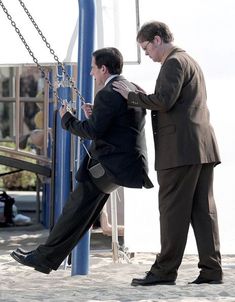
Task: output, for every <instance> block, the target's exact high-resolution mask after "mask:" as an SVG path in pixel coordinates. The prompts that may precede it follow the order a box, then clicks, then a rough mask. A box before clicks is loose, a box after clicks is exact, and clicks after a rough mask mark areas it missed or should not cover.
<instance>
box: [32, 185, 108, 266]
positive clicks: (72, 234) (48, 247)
mask: <svg viewBox="0 0 235 302" xmlns="http://www.w3.org/2000/svg"><path fill="white" fill-rule="evenodd" d="M108 197H109V194H105V193H103V192H101V191H100V190H99V189H98V188H97V187H96V186H95V185H94V184H93V183H92V182H91V181H87V182H81V183H79V184H78V186H77V188H76V189H75V190H74V191H73V192H72V193H71V194H70V197H69V199H68V201H67V202H66V204H65V206H64V208H63V212H62V214H61V215H60V217H59V219H58V221H57V223H56V224H55V226H54V227H53V229H52V231H51V233H50V235H49V237H48V239H47V241H46V243H45V244H43V245H40V246H39V247H38V248H37V249H36V253H37V254H38V257H39V259H41V261H42V262H43V263H44V264H45V265H47V266H48V267H50V268H52V269H54V270H56V269H57V268H58V267H59V266H60V264H61V263H62V262H63V260H64V259H65V258H66V257H67V256H68V255H69V254H70V252H71V251H72V249H73V248H74V247H75V246H76V245H77V243H78V241H79V240H80V239H81V238H82V236H83V235H84V234H85V233H86V232H87V231H88V230H89V229H90V227H91V226H92V224H93V223H94V221H95V220H96V218H97V217H98V215H99V213H100V211H101V210H102V208H103V206H104V204H105V203H106V201H107V199H108Z"/></svg>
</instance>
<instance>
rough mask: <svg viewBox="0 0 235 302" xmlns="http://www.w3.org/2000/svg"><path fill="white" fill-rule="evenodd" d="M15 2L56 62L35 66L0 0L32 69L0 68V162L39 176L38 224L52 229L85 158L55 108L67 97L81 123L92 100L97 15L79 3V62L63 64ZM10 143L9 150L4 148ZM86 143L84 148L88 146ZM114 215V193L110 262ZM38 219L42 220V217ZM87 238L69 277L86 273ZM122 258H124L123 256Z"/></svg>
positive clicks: (115, 235) (75, 253) (116, 252)
mask: <svg viewBox="0 0 235 302" xmlns="http://www.w3.org/2000/svg"><path fill="white" fill-rule="evenodd" d="M97 2H98V1H97ZM19 4H20V5H21V6H22V8H23V9H24V11H25V13H26V14H27V16H28V17H29V19H30V21H31V22H32V24H33V25H34V27H35V29H36V30H37V32H38V34H39V35H40V36H41V38H42V40H43V41H44V42H45V44H46V47H47V48H48V49H49V51H50V53H51V54H52V56H53V57H54V61H56V64H55V63H53V64H46V65H43V64H40V63H39V59H37V58H36V57H35V55H34V53H33V51H32V50H31V48H30V45H29V44H28V42H27V41H26V39H25V38H24V36H23V34H22V33H21V31H20V25H19V27H18V24H16V22H15V21H14V20H13V18H12V16H11V14H10V12H9V11H8V9H7V8H6V6H5V5H4V3H3V1H0V5H1V8H2V10H3V12H4V13H5V14H6V16H7V18H8V19H9V21H10V23H11V25H12V27H13V28H14V29H15V31H16V33H17V34H18V36H19V38H20V40H21V41H22V43H23V44H24V46H25V48H26V50H27V51H28V53H29V55H30V56H31V57H32V59H33V61H34V63H35V64H34V65H33V66H31V65H29V66H27V65H25V66H24V65H20V66H7V67H5V66H3V67H2V69H1V71H2V75H3V77H2V78H1V83H0V84H1V87H3V86H4V85H3V84H4V83H3V82H4V81H5V82H7V89H5V92H4V91H2V92H1V91H0V96H1V98H0V105H1V109H2V110H3V111H2V112H4V110H6V111H7V113H8V120H7V121H6V127H5V128H4V125H3V123H2V125H1V129H0V131H1V133H0V138H1V144H0V152H1V153H0V154H1V155H0V164H1V165H5V166H8V167H12V168H15V169H17V170H16V171H21V170H27V171H30V172H33V173H35V174H36V175H37V180H38V181H39V182H40V185H41V186H40V185H38V186H37V189H38V190H39V188H40V187H41V188H42V192H43V195H42V196H43V197H42V209H41V210H42V221H41V222H42V223H43V224H44V225H45V226H46V227H48V228H52V227H53V225H54V223H55V221H56V220H57V218H58V217H59V215H60V213H61V211H62V208H63V205H64V202H65V201H66V199H67V196H68V194H69V192H70V189H71V187H73V186H74V182H75V180H74V177H73V175H74V172H75V171H76V170H77V169H78V167H79V163H80V162H81V160H82V159H83V157H84V150H83V148H80V143H79V139H78V138H75V137H71V135H70V134H69V133H66V132H65V131H63V130H62V128H61V125H60V117H59V114H58V109H59V107H60V106H61V102H62V101H63V100H64V99H65V100H66V101H68V103H70V105H71V107H73V109H74V110H75V111H76V114H77V115H78V116H79V117H80V118H81V119H83V118H84V116H83V113H82V112H81V104H82V102H85V101H86V100H92V99H93V81H92V79H91V77H90V75H89V73H90V65H91V54H92V52H93V50H94V43H95V42H94V41H95V17H96V14H97V15H98V14H99V13H97V12H96V5H95V1H93V0H86V1H84V0H79V1H78V5H79V18H78V61H77V64H74V63H62V62H61V61H60V60H59V58H58V57H57V55H56V53H55V51H54V50H53V48H52V46H51V45H50V44H49V42H48V41H47V38H46V37H45V36H44V34H43V33H42V31H41V29H40V27H39V25H38V24H37V23H36V21H35V20H34V18H33V16H32V15H31V14H30V12H29V10H28V9H27V7H26V5H25V3H24V2H23V1H21V0H19ZM96 4H97V3H96ZM135 4H136V12H137V13H138V1H135ZM137 16H138V14H137ZM137 20H138V18H137ZM99 24H101V23H100V22H99ZM84 33H86V36H84ZM35 65H36V66H35ZM77 66H79V68H77ZM75 82H76V84H75ZM35 85H36V87H35ZM77 87H78V88H77ZM27 107H28V108H37V107H38V108H39V112H37V111H36V114H31V116H28V115H29V114H28V111H29V110H28V111H27ZM31 111H33V110H31ZM34 113H35V112H34ZM37 115H40V120H39V118H38V119H37ZM0 118H1V120H2V121H3V120H4V119H5V120H6V116H4V114H2V116H1V117H0ZM33 119H34V120H35V121H34V120H33ZM38 124H40V126H38ZM30 131H31V133H30ZM34 137H36V138H35V139H34ZM27 139H28V141H30V142H31V146H33V148H32V149H31V150H30V149H29V148H27V150H26V149H25V146H27ZM24 140H25V141H24ZM9 142H11V143H12V145H13V147H12V146H11V147H9V146H6V144H4V143H9ZM85 144H87V145H88V144H89V142H85ZM71 163H72V165H71ZM74 163H75V165H74ZM70 166H72V167H70ZM13 172H14V171H11V172H10V173H13ZM37 196H39V194H37ZM37 203H38V206H37V207H39V208H40V200H38V201H37ZM116 211H117V210H116V193H115V194H112V198H111V212H112V223H113V228H112V229H110V228H111V226H110V225H109V224H108V223H107V219H105V217H102V219H101V220H102V221H103V224H105V225H104V227H105V232H106V233H109V235H111V234H112V239H113V243H112V245H113V259H114V261H118V258H119V253H121V251H119V245H118V228H117V218H116ZM39 212H40V211H39ZM38 220H40V215H39V216H38ZM110 232H111V233H110ZM122 232H123V230H122ZM89 236H90V235H89V233H87V234H86V235H85V236H84V238H83V239H82V240H81V242H80V243H79V245H78V247H76V248H75V249H74V251H73V252H72V275H74V274H87V272H88V268H89ZM123 256H125V255H124V253H123Z"/></svg>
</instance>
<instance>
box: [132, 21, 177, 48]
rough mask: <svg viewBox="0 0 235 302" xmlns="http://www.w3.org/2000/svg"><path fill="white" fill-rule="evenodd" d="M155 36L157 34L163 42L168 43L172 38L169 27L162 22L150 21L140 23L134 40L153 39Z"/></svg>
mask: <svg viewBox="0 0 235 302" xmlns="http://www.w3.org/2000/svg"><path fill="white" fill-rule="evenodd" d="M155 36H159V37H160V38H161V39H162V40H163V42H164V43H169V42H172V41H173V40H174V37H173V34H172V33H171V31H170V29H169V27H168V26H167V25H166V24H165V23H162V22H158V21H152V22H148V23H145V24H143V25H142V27H141V28H140V30H139V32H138V34H137V37H136V40H137V41H138V42H144V41H150V42H151V41H153V39H154V37H155Z"/></svg>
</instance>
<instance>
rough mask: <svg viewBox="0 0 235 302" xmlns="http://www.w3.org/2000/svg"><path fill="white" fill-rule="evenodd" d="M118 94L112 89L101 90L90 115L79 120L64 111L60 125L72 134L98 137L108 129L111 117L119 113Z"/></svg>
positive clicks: (92, 137) (89, 137)
mask: <svg viewBox="0 0 235 302" xmlns="http://www.w3.org/2000/svg"><path fill="white" fill-rule="evenodd" d="M119 108H120V96H119V95H118V93H116V92H114V91H105V90H101V91H99V92H98V93H97V95H96V97H95V101H94V106H93V110H92V115H91V117H90V118H89V119H87V120H84V121H80V120H79V119H77V118H76V117H75V116H73V115H72V114H71V113H69V112H66V114H65V115H64V116H63V118H62V121H61V122H62V127H63V128H64V129H66V130H68V131H70V132H71V133H72V134H75V135H77V136H80V137H82V138H86V139H91V140H94V139H98V138H100V137H102V136H104V135H105V133H106V131H109V129H110V126H111V124H112V121H113V119H114V118H115V117H116V116H117V115H118V114H119Z"/></svg>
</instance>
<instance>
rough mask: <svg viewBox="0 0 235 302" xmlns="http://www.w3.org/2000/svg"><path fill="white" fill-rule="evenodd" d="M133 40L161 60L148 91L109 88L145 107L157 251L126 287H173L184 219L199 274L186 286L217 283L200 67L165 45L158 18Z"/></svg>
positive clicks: (211, 140)
mask: <svg viewBox="0 0 235 302" xmlns="http://www.w3.org/2000/svg"><path fill="white" fill-rule="evenodd" d="M137 42H138V43H139V45H140V46H141V48H142V49H143V50H144V51H145V54H146V55H148V56H149V57H150V58H151V59H152V60H153V61H154V62H159V63H161V65H162V66H161V69H160V72H159V75H158V78H157V81H156V86H155V91H154V93H153V94H150V95H147V94H146V93H144V92H143V91H136V90H135V91H133V90H131V89H130V88H128V87H127V85H126V84H125V83H124V82H115V83H114V84H113V85H114V87H115V89H116V91H118V92H119V93H121V94H122V96H123V97H125V98H126V99H127V102H128V105H129V106H136V107H142V108H145V109H149V110H152V112H151V114H152V127H153V136H154V143H155V157H156V159H155V169H156V170H157V179H158V183H159V211H160V231H161V252H160V253H159V254H158V255H157V257H156V261H155V263H154V264H153V265H152V267H151V269H150V271H149V272H148V273H147V275H146V276H145V277H144V278H143V279H136V278H135V279H133V280H132V285H133V286H137V285H145V286H146V285H157V284H175V280H176V278H177V271H178V268H179V266H180V264H181V261H182V258H183V254H184V249H185V246H186V242H187V235H188V230H189V226H190V223H191V225H192V228H193V231H194V234H195V238H196V243H197V248H198V253H199V263H198V267H199V269H200V274H199V276H198V277H197V279H196V280H194V281H193V282H191V283H194V284H202V283H210V284H218V283H222V277H223V276H222V275H223V274H222V269H221V255H220V242H219V231H218V222H217V212H216V205H215V201H214V197H213V170H214V166H215V165H217V164H218V163H220V157H219V152H218V147H217V143H216V138H215V135H214V131H213V128H212V127H211V125H210V121H209V111H208V108H207V103H206V85H205V80H204V76H203V73H202V70H201V68H200V66H199V65H198V64H197V62H195V60H194V59H193V58H191V57H190V56H189V55H188V54H187V53H186V52H185V51H184V50H182V49H180V48H178V47H175V46H174V45H173V43H172V42H173V35H172V33H171V32H170V30H169V28H168V26H167V25H166V24H164V23H161V22H157V21H155V22H150V23H146V24H144V25H143V26H142V28H141V29H140V31H139V32H138V35H137Z"/></svg>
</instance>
